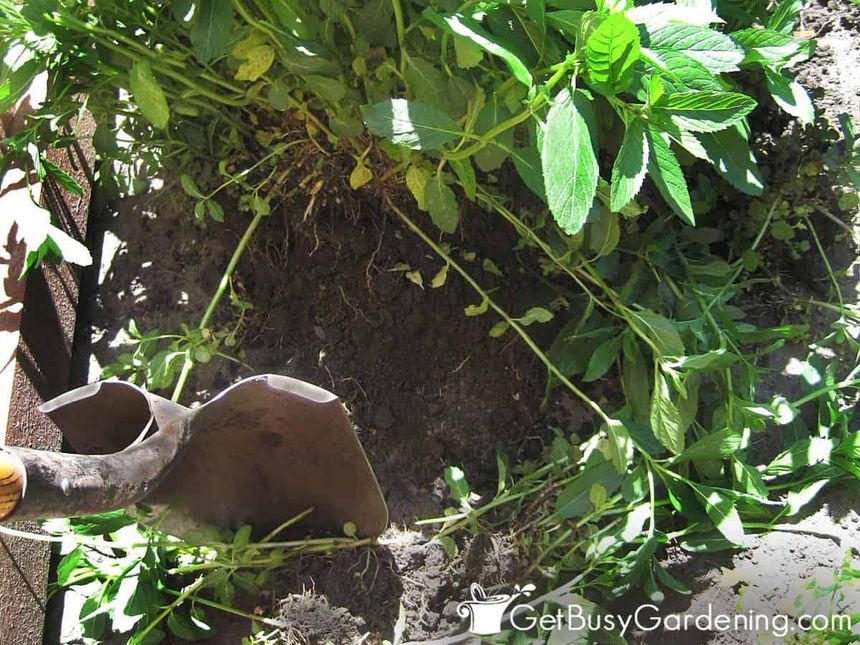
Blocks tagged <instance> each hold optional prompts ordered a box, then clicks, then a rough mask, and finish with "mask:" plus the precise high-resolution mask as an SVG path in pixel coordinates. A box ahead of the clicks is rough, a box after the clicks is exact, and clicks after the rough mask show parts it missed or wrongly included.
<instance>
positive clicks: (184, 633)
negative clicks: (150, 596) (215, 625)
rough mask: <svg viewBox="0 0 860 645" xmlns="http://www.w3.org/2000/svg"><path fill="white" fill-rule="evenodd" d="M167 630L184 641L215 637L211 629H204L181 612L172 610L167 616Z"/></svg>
mask: <svg viewBox="0 0 860 645" xmlns="http://www.w3.org/2000/svg"><path fill="white" fill-rule="evenodd" d="M167 628H168V629H169V630H170V632H171V633H172V634H173V635H174V636H178V637H179V638H181V639H183V640H186V641H199V640H203V639H204V638H210V637H211V636H214V635H215V630H214V629H212V628H211V627H210V628H209V629H205V628H204V627H203V626H202V625H200V624H198V623H195V622H194V621H193V620H192V619H191V618H190V617H189V616H187V615H186V614H184V613H182V612H181V611H178V610H174V611H171V612H170V613H169V614H168V615H167Z"/></svg>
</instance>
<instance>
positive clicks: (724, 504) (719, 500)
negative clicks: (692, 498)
mask: <svg viewBox="0 0 860 645" xmlns="http://www.w3.org/2000/svg"><path fill="white" fill-rule="evenodd" d="M692 488H693V490H695V491H696V494H697V495H698V496H699V497H700V498H701V500H702V503H703V506H704V507H705V513H707V514H708V519H710V520H711V522H713V523H714V526H715V527H716V529H717V530H718V531H719V532H720V533H722V534H723V537H725V538H726V539H727V540H728V541H729V542H732V543H734V544H741V543H742V542H743V539H744V526H743V524H742V523H741V518H740V516H739V515H738V511H737V509H736V508H735V505H734V503H733V502H732V500H731V499H729V498H728V497H726V496H725V495H724V494H723V493H721V492H719V491H718V490H717V489H716V488H711V487H710V486H699V485H696V486H692Z"/></svg>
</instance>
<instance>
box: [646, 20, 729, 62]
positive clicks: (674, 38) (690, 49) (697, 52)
mask: <svg viewBox="0 0 860 645" xmlns="http://www.w3.org/2000/svg"><path fill="white" fill-rule="evenodd" d="M647 47H649V48H650V49H654V50H661V51H662V50H674V51H679V52H682V53H684V54H686V55H687V56H689V57H690V58H694V59H696V60H697V61H699V62H700V63H701V64H702V65H704V66H705V67H706V68H707V69H709V70H711V71H712V72H713V73H715V74H720V73H722V72H734V71H737V69H738V65H739V64H740V62H741V61H742V60H743V59H744V50H743V49H742V48H741V47H740V46H739V45H738V44H737V43H735V42H734V41H733V40H732V39H731V38H729V37H728V36H726V35H725V34H721V33H720V32H718V31H714V30H713V29H707V28H705V27H696V26H694V25H666V26H665V27H660V28H658V29H655V30H651V29H649V30H648V43H647Z"/></svg>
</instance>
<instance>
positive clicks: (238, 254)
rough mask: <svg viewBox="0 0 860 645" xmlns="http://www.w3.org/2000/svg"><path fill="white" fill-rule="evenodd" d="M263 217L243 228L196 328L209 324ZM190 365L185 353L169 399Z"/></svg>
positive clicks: (175, 395) (175, 398)
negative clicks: (180, 370) (243, 231)
mask: <svg viewBox="0 0 860 645" xmlns="http://www.w3.org/2000/svg"><path fill="white" fill-rule="evenodd" d="M264 217H265V215H263V214H262V213H257V214H256V215H254V219H252V220H251V223H250V224H248V228H247V229H245V234H244V235H242V239H240V240H239V244H237V245H236V248H235V250H234V251H233V256H232V257H231V258H230V262H229V263H228V264H227V268H226V269H224V274H223V275H222V276H221V282H220V283H218V288H217V289H216V290H215V293H214V294H213V296H212V299H211V300H210V301H209V306H208V307H206V311H205V312H204V313H203V317H202V318H201V319H200V324H199V325H197V329H200V330H203V329H205V328H206V327H207V326H208V325H209V321H210V320H211V319H212V315H213V314H214V313H215V309H216V308H217V307H218V303H219V302H221V298H222V297H223V296H224V293H225V292H226V291H227V288H228V287H229V286H230V278H232V277H233V272H234V271H235V270H236V266H237V265H238V264H239V260H240V259H241V258H242V253H244V252H245V247H247V246H248V242H250V241H251V237H253V235H254V231H255V230H257V226H259V224H260V222H261V221H262V220H263V218H264ZM192 367H194V361H193V360H192V359H191V356H190V354H186V356H185V363H183V365H182V372H181V373H180V374H179V379H178V380H177V382H176V387H175V388H174V390H173V396H172V397H171V398H170V400H171V401H179V397H180V396H181V395H182V390H183V388H184V387H185V382H186V381H187V380H188V375H189V374H190V373H191V368H192Z"/></svg>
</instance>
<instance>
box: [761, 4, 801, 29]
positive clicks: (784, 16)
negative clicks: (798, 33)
mask: <svg viewBox="0 0 860 645" xmlns="http://www.w3.org/2000/svg"><path fill="white" fill-rule="evenodd" d="M802 9H803V0H782V2H780V3H779V4H778V5H777V7H776V9H774V10H773V13H772V14H770V18H769V19H768V21H767V28H768V29H771V30H773V31H778V32H780V33H783V34H791V32H792V31H793V30H794V23H795V22H797V17H798V16H799V15H800V12H801V10H802Z"/></svg>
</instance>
